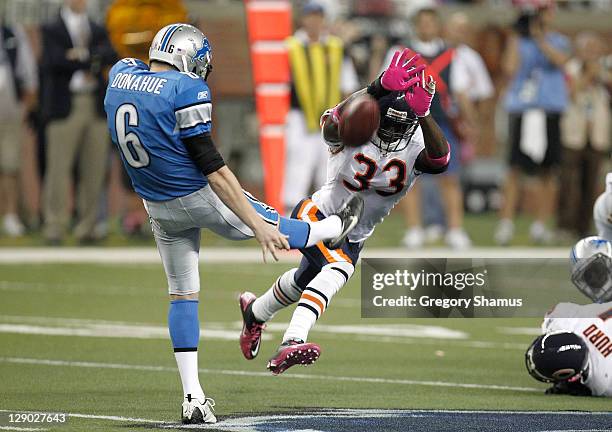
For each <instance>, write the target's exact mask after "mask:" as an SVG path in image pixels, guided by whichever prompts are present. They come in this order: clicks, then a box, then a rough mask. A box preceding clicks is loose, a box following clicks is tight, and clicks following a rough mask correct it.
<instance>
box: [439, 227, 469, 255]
mask: <svg viewBox="0 0 612 432" xmlns="http://www.w3.org/2000/svg"><path fill="white" fill-rule="evenodd" d="M444 241H445V242H446V244H447V245H448V246H450V247H451V248H452V249H455V250H462V249H468V248H470V247H471V246H472V240H470V236H468V234H467V233H466V232H465V230H464V229H463V228H452V229H450V230H448V231H447V233H446V236H445V237H444Z"/></svg>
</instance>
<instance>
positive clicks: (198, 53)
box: [149, 24, 212, 80]
mask: <svg viewBox="0 0 612 432" xmlns="http://www.w3.org/2000/svg"><path fill="white" fill-rule="evenodd" d="M149 60H157V61H160V62H163V63H166V64H169V65H172V66H174V67H176V68H177V69H178V70H179V71H181V72H191V73H195V74H196V75H199V76H200V77H202V78H204V79H205V80H206V78H208V74H209V73H210V71H211V70H212V64H211V61H212V49H211V47H210V43H209V42H208V39H207V38H206V36H204V33H202V32H201V31H200V30H198V29H197V28H195V27H194V26H192V25H189V24H170V25H167V26H166V27H164V28H162V29H161V30H160V31H158V32H157V34H156V35H155V37H154V38H153V42H151V48H150V49H149Z"/></svg>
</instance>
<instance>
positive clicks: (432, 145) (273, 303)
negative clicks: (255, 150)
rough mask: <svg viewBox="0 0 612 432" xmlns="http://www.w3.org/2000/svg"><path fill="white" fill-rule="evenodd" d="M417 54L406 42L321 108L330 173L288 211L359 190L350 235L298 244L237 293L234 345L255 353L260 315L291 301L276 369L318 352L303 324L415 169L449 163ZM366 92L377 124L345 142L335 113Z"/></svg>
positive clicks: (343, 276) (273, 363)
mask: <svg viewBox="0 0 612 432" xmlns="http://www.w3.org/2000/svg"><path fill="white" fill-rule="evenodd" d="M418 58H419V56H418V54H414V53H413V52H412V51H410V50H408V49H407V50H404V51H402V52H399V51H398V52H397V53H396V54H395V56H394V57H393V60H392V62H391V65H389V67H388V68H387V69H386V70H385V72H384V73H383V74H382V75H381V77H380V78H378V79H376V81H374V82H373V83H372V84H370V85H369V86H368V87H367V89H363V90H361V91H359V92H357V93H356V94H355V95H353V96H351V97H349V98H348V99H347V100H346V101H344V102H342V103H341V104H340V105H339V106H337V107H336V108H334V109H332V110H330V111H328V112H326V113H325V114H324V115H323V118H322V122H321V123H322V125H323V136H324V139H325V142H326V143H327V145H328V146H329V148H330V154H329V160H328V165H327V178H328V180H327V183H326V184H325V185H324V186H323V187H322V188H321V189H320V190H318V191H317V192H315V194H314V195H313V196H312V198H308V199H304V200H302V201H301V202H300V203H299V204H298V205H297V207H296V208H295V209H294V211H293V214H292V217H295V218H299V219H301V220H304V221H317V220H321V219H323V218H325V216H326V215H330V214H333V213H334V212H335V211H336V210H337V209H338V208H340V206H341V203H342V202H343V201H344V200H346V199H347V198H348V197H351V196H353V195H354V194H360V195H361V196H362V197H363V199H364V212H363V215H362V217H361V220H360V222H359V223H358V224H357V226H356V227H355V229H354V230H353V231H352V232H351V233H350V234H349V236H348V241H345V242H344V243H343V244H342V245H341V246H340V247H338V248H336V249H333V248H328V247H326V246H325V245H323V244H322V243H319V244H317V245H315V246H313V247H307V248H303V249H301V252H302V254H303V258H302V261H301V263H300V266H299V268H293V269H291V270H289V271H287V272H286V273H285V274H283V275H282V276H280V277H279V278H278V280H277V281H276V282H275V283H274V284H273V285H272V287H271V288H270V289H269V290H268V291H267V292H266V293H265V294H264V295H262V296H261V297H259V298H256V297H255V295H254V294H252V293H250V292H245V293H243V294H242V295H241V297H240V308H241V311H242V315H243V319H244V326H243V330H242V333H241V335H240V346H241V349H242V353H243V354H244V356H245V357H246V358H247V359H252V358H254V357H255V356H256V355H257V353H258V350H259V344H260V341H261V332H262V330H263V329H264V323H265V322H266V321H268V320H270V319H271V318H272V316H273V315H274V314H275V313H276V312H278V311H279V310H280V309H282V308H284V307H287V306H289V305H291V304H293V303H296V302H297V307H296V309H295V311H294V313H293V317H292V318H291V323H290V324H289V327H288V328H287V330H286V332H285V334H284V337H283V340H282V344H281V346H280V348H279V349H278V352H276V354H274V355H273V356H272V358H271V359H270V361H269V362H268V369H269V370H270V371H272V373H274V374H279V373H282V372H283V371H285V370H286V369H287V368H289V367H291V366H293V365H296V364H310V363H312V362H314V361H315V360H316V359H317V358H318V357H319V355H320V352H321V349H320V347H319V346H318V345H316V344H314V343H307V342H306V340H307V337H308V332H309V331H310V329H311V328H312V326H313V325H314V323H315V322H316V320H317V319H318V318H319V317H320V316H321V315H322V314H323V312H324V311H325V310H326V309H327V308H328V307H329V303H330V301H331V300H332V298H333V296H334V295H335V294H336V293H337V292H338V291H339V290H340V289H341V288H342V287H343V286H344V285H345V284H346V283H347V282H348V280H349V279H350V277H351V276H352V274H353V272H354V270H355V264H356V262H357V259H358V257H359V253H360V251H361V249H362V248H363V244H364V242H365V240H366V239H367V238H368V237H369V236H370V235H371V234H372V232H373V231H374V228H375V226H376V225H377V224H378V223H380V222H381V221H382V220H383V218H384V217H385V216H387V215H388V214H389V212H390V211H391V209H392V208H393V207H394V206H395V205H396V204H397V203H398V202H399V201H400V200H401V199H402V197H404V196H405V195H406V193H407V192H408V190H409V189H410V188H411V186H412V185H413V183H414V181H415V180H416V177H417V176H418V175H419V174H421V173H431V174H437V173H441V172H443V171H444V170H445V169H446V167H447V165H448V161H449V157H450V151H451V150H450V148H449V145H448V143H447V141H446V139H445V138H444V136H443V134H442V132H441V130H440V128H439V127H438V125H437V124H436V122H435V121H434V119H433V118H432V117H431V115H430V114H429V107H430V105H431V101H432V99H433V97H434V93H435V82H434V81H433V78H432V77H431V76H430V77H428V79H427V81H426V80H425V77H424V73H423V67H420V66H416V67H414V65H415V64H416V62H417V60H418ZM364 94H368V95H370V96H372V97H373V98H375V100H376V101H377V103H378V108H379V110H380V124H379V128H378V129H377V130H376V132H375V134H374V135H373V136H372V138H371V139H370V141H369V142H367V143H366V144H364V145H361V146H359V147H347V146H345V145H343V144H342V142H341V140H340V137H339V134H338V122H339V118H340V117H341V116H342V115H343V114H342V110H343V108H344V107H345V106H346V104H347V101H348V100H352V99H353V98H355V97H359V96H361V95H364Z"/></svg>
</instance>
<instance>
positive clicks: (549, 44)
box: [495, 1, 569, 245]
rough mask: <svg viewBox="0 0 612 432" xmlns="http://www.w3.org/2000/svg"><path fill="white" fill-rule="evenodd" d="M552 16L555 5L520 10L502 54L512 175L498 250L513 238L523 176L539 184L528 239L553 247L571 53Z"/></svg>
mask: <svg viewBox="0 0 612 432" xmlns="http://www.w3.org/2000/svg"><path fill="white" fill-rule="evenodd" d="M554 16H555V7H554V3H553V2H549V1H547V2H544V3H542V2H540V6H539V7H537V8H535V9H528V10H524V11H523V12H522V13H521V15H520V16H519V19H518V20H517V22H516V24H515V26H514V30H515V34H513V35H512V36H511V38H510V41H509V43H508V47H507V50H506V52H505V53H504V59H503V69H504V73H505V75H506V77H507V78H508V79H509V80H510V83H509V85H508V90H507V93H506V96H505V102H504V105H505V108H506V110H507V111H508V113H509V141H510V171H509V173H508V176H507V178H506V183H505V185H504V204H503V206H502V209H501V212H500V217H501V220H500V222H499V225H498V227H497V230H496V232H495V240H496V241H497V243H499V244H502V245H506V244H508V243H510V241H511V240H512V237H513V235H514V224H513V218H514V214H515V210H516V205H517V201H518V196H519V186H520V183H521V180H522V179H521V175H522V174H527V175H530V176H534V177H535V178H536V180H537V181H536V182H535V187H536V190H535V191H534V200H535V202H537V203H538V207H537V209H536V210H535V215H534V219H535V220H534V222H533V224H532V225H531V228H530V232H529V234H530V237H531V239H532V241H534V242H535V243H548V242H550V241H551V234H550V231H549V230H548V228H547V227H546V222H547V221H548V219H549V218H550V217H551V216H552V214H553V211H554V210H555V203H556V189H557V186H556V175H555V174H556V169H557V167H558V166H559V163H560V159H561V143H560V118H561V113H563V111H565V109H566V107H567V103H568V95H567V89H566V84H565V78H564V73H563V67H564V65H565V63H566V61H567V60H568V51H569V42H568V40H567V39H566V38H565V37H564V36H562V35H561V34H559V33H557V32H554V31H552V30H551V24H552V21H553V19H554Z"/></svg>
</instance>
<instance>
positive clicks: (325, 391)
mask: <svg viewBox="0 0 612 432" xmlns="http://www.w3.org/2000/svg"><path fill="white" fill-rule="evenodd" d="M289 267H290V264H268V265H264V264H238V263H227V264H221V265H219V264H203V265H202V266H201V273H202V292H201V299H200V319H201V326H202V341H201V345H200V367H201V368H202V371H201V381H202V384H203V386H204V388H205V390H206V392H207V394H208V395H210V396H211V397H213V398H215V399H216V402H217V406H216V410H217V414H218V415H219V417H220V418H224V417H227V416H244V415H254V414H260V413H282V412H287V411H295V410H309V409H312V408H394V409H445V410H453V409H460V410H545V411H550V410H581V411H609V410H610V406H611V405H610V401H609V400H604V399H598V398H574V397H569V396H545V395H544V394H543V390H544V388H545V386H544V385H541V384H539V383H537V382H535V381H534V380H532V379H531V378H530V377H529V376H528V375H527V373H526V371H525V368H524V364H523V353H524V350H525V348H526V346H527V344H528V343H529V341H530V340H531V339H532V338H533V336H532V335H531V334H534V331H535V330H536V328H537V326H538V325H539V320H537V319H520V320H519V319H487V320H485V319H471V320H470V319H463V320H459V319H454V320H449V319H446V320H445V319H439V320H387V319H369V320H366V319H362V318H361V317H360V300H359V299H360V297H359V272H356V275H355V277H354V278H353V280H352V281H351V282H350V283H349V285H347V286H346V287H345V288H344V289H343V291H342V292H341V293H340V294H339V295H338V296H337V297H336V298H334V300H333V301H332V303H331V306H330V308H329V310H328V311H327V312H326V314H325V315H324V316H323V317H322V318H321V319H320V320H319V322H318V323H317V327H315V330H314V331H313V332H312V333H311V341H314V342H317V343H319V344H320V345H321V347H322V351H323V353H322V356H321V359H320V360H319V361H318V362H317V364H316V365H314V366H312V367H309V368H299V367H295V368H292V369H290V370H289V371H288V372H287V373H286V374H284V375H282V376H280V377H273V376H271V375H269V374H268V373H267V371H266V369H265V364H266V361H267V358H268V356H269V355H270V354H271V353H272V352H273V351H274V350H275V348H276V346H277V344H278V342H279V339H280V337H281V335H282V332H283V330H284V324H285V323H287V322H288V320H289V318H290V310H286V311H283V312H282V313H279V314H278V315H277V316H276V317H275V319H274V321H273V323H272V324H271V325H270V327H269V330H268V331H267V332H266V335H267V338H266V339H265V340H264V342H263V345H262V349H261V352H260V357H259V358H257V359H255V360H253V361H246V360H244V359H243V357H242V354H241V353H240V349H239V346H238V342H237V338H238V333H239V328H240V323H239V320H240V313H239V310H238V307H237V295H238V293H239V292H240V291H242V290H251V291H253V292H255V293H262V292H263V291H264V290H265V289H267V287H268V286H269V285H270V284H271V283H272V282H273V281H274V279H275V278H276V276H277V275H278V274H280V273H281V272H282V271H284V270H285V269H288V268H289ZM165 286H166V282H165V277H164V274H163V270H162V267H161V265H156V264H142V265H141V264H133V265H132V264H129V265H128V264H126V265H92V264H44V265H43V264H39V265H34V264H20V265H6V264H5V265H0V298H1V300H0V409H1V410H4V411H2V412H4V413H6V412H7V411H11V412H13V411H14V412H18V411H25V410H29V411H44V412H60V413H71V414H75V415H74V416H72V417H70V420H69V422H68V424H66V425H62V426H58V427H57V430H62V431H68V430H75V431H81V430H103V431H111V430H117V431H125V430H145V429H150V428H151V427H153V426H151V425H164V424H165V423H164V422H172V423H174V422H177V421H178V420H179V417H180V402H181V398H182V394H181V393H182V392H181V387H180V380H179V378H178V374H177V373H176V370H175V364H174V358H173V354H172V350H171V347H170V342H169V338H168V336H167V329H166V325H165V323H166V312H167V296H166V292H165ZM0 414H1V413H0ZM44 428H49V426H44ZM52 429H53V428H52ZM0 430H2V427H0Z"/></svg>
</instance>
